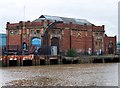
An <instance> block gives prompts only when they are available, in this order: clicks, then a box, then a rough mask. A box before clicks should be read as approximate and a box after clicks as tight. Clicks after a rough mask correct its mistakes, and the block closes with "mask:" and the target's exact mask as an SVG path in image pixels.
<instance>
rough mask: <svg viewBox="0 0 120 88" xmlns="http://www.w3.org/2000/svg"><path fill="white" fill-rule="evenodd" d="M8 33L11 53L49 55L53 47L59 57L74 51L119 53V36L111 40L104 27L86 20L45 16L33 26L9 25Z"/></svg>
mask: <svg viewBox="0 0 120 88" xmlns="http://www.w3.org/2000/svg"><path fill="white" fill-rule="evenodd" d="M6 32H7V50H13V49H17V50H18V51H19V52H23V51H28V52H29V53H33V52H37V51H40V52H41V53H43V52H48V51H49V47H50V46H57V54H60V53H66V52H67V51H68V50H69V49H71V48H74V49H76V50H77V52H78V53H85V52H86V53H87V52H89V51H90V52H92V53H97V52H98V51H101V52H103V53H104V54H114V53H115V52H116V36H114V37H109V36H107V35H106V34H105V27H104V25H102V26H95V25H94V24H92V23H90V22H89V21H87V20H85V19H76V18H66V17H58V16H48V15H41V16H40V17H39V18H38V19H36V20H34V21H32V22H30V21H27V22H22V21H20V22H19V23H9V22H7V26H6ZM39 40H40V41H39ZM35 41H36V42H38V43H36V44H35ZM46 47H47V48H46ZM38 48H39V49H38ZM43 54H44V53H43Z"/></svg>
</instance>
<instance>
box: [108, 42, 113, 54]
mask: <svg viewBox="0 0 120 88" xmlns="http://www.w3.org/2000/svg"><path fill="white" fill-rule="evenodd" d="M113 49H114V48H113V43H112V42H111V41H110V42H109V44H108V54H113V53H114V50H113Z"/></svg>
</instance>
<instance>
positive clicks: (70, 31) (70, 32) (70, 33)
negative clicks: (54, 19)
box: [69, 22, 72, 49]
mask: <svg viewBox="0 0 120 88" xmlns="http://www.w3.org/2000/svg"><path fill="white" fill-rule="evenodd" d="M71 25H72V22H70V29H69V36H70V49H71V48H72V30H71Z"/></svg>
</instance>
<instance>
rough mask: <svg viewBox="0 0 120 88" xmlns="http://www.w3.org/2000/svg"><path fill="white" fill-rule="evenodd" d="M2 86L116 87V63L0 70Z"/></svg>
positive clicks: (5, 68)
mask: <svg viewBox="0 0 120 88" xmlns="http://www.w3.org/2000/svg"><path fill="white" fill-rule="evenodd" d="M0 74H1V75H2V80H1V81H0V83H1V85H2V86H10V85H14V86H118V63H108V64H70V65H45V66H28V67H3V68H0Z"/></svg>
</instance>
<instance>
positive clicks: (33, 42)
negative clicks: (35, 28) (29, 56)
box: [31, 37, 41, 53]
mask: <svg viewBox="0 0 120 88" xmlns="http://www.w3.org/2000/svg"><path fill="white" fill-rule="evenodd" d="M31 45H32V48H33V50H34V52H36V53H37V52H38V49H39V48H40V47H41V39H40V38H37V37H35V38H32V40H31Z"/></svg>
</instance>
